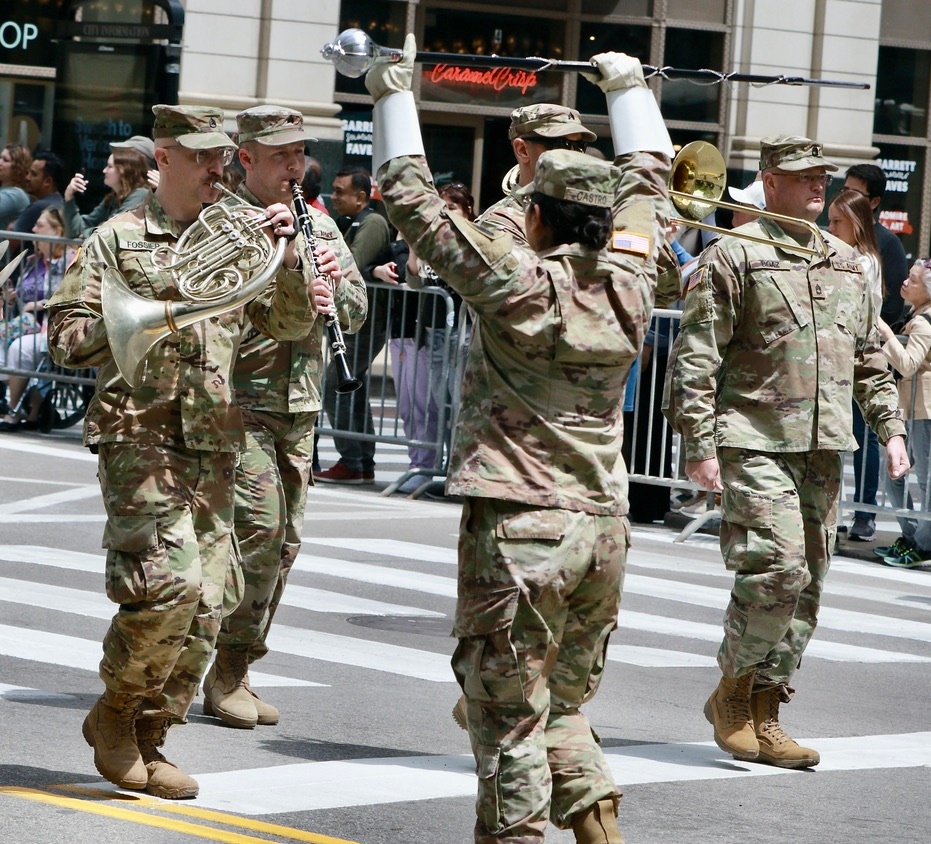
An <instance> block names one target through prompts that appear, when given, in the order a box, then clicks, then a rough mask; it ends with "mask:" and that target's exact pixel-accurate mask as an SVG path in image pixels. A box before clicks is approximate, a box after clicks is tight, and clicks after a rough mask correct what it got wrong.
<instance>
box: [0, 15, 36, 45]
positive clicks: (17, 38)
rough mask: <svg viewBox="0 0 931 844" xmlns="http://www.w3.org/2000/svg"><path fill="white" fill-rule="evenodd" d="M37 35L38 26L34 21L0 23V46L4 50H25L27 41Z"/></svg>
mask: <svg viewBox="0 0 931 844" xmlns="http://www.w3.org/2000/svg"><path fill="white" fill-rule="evenodd" d="M38 37H39V27H37V26H36V25H35V24H34V23H17V22H16V21H3V23H0V47H3V48H4V49H5V50H26V49H28V48H29V42H30V41H35V40H36V38H38Z"/></svg>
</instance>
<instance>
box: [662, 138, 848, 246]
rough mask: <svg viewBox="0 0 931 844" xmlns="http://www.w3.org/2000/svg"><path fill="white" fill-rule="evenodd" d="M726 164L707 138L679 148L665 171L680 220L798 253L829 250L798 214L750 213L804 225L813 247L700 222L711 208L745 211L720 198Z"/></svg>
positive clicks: (710, 230) (821, 235) (821, 237)
mask: <svg viewBox="0 0 931 844" xmlns="http://www.w3.org/2000/svg"><path fill="white" fill-rule="evenodd" d="M726 171H727V167H726V166H725V164H724V156H723V155H721V153H720V152H719V151H718V148H717V147H715V146H714V145H713V144H709V143H708V142H707V141H692V143H690V144H686V145H685V146H684V147H682V149H681V150H679V154H678V155H677V156H676V160H675V161H673V162H672V170H671V171H670V173H669V180H668V188H669V198H670V199H671V200H672V204H673V205H674V206H675V208H676V210H677V211H678V212H679V213H680V214H681V215H682V216H681V218H680V222H682V223H684V224H685V225H686V226H691V227H693V228H696V229H703V230H704V231H708V232H718V233H719V234H729V235H731V236H732V237H739V238H741V239H742V240H750V241H752V242H753V243H765V244H766V245H768V246H776V247H778V248H779V249H784V250H786V251H787V252H799V253H801V254H802V255H811V256H812V257H817V258H826V257H827V255H828V252H829V251H830V249H829V247H828V244H827V241H826V240H825V239H824V235H823V234H822V233H821V229H819V228H818V227H817V226H816V225H815V224H814V223H812V222H809V221H808V220H802V219H801V218H799V217H789V216H787V215H785V214H776V213H774V212H773V211H766V210H761V209H759V208H754V209H753V213H754V214H756V215H757V216H758V217H766V218H767V219H769V220H775V221H776V222H777V223H785V224H788V225H790V226H795V227H797V228H798V227H801V228H804V229H807V230H808V232H809V233H810V234H811V236H812V237H813V238H814V240H815V248H814V249H811V248H809V247H807V246H800V245H798V244H794V243H785V242H783V241H781V240H780V241H776V240H773V239H772V238H768V237H757V236H756V235H753V234H745V233H744V232H741V231H735V230H733V229H725V228H722V227H721V226H712V225H711V224H710V223H703V222H701V221H702V220H704V219H705V217H707V216H708V215H709V214H710V213H711V212H712V211H713V210H714V209H715V208H721V209H722V210H725V211H746V210H747V207H746V206H745V205H737V204H735V203H733V202H722V201H721V197H722V196H723V195H724V188H725V187H726V185H727V173H726Z"/></svg>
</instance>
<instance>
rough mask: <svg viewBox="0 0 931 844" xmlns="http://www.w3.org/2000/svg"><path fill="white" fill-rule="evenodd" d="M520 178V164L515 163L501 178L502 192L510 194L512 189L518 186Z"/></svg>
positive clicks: (506, 194)
mask: <svg viewBox="0 0 931 844" xmlns="http://www.w3.org/2000/svg"><path fill="white" fill-rule="evenodd" d="M518 178H520V164H515V165H514V166H513V167H512V168H511V169H510V170H508V171H507V173H505V174H504V177H503V178H502V179H501V193H503V194H504V195H505V196H510V194H511V191H513V190H514V188H516V187H517V180H518Z"/></svg>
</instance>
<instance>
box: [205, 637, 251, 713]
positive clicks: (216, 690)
mask: <svg viewBox="0 0 931 844" xmlns="http://www.w3.org/2000/svg"><path fill="white" fill-rule="evenodd" d="M248 670H249V663H248V659H247V658H246V653H245V651H239V650H234V649H233V648H226V647H222V646H221V647H218V648H217V658H216V659H215V660H214V661H213V665H211V666H210V670H209V671H208V672H207V676H206V677H204V715H214V716H216V717H217V718H219V719H220V720H221V721H223V722H224V723H225V724H229V725H230V726H231V727H239V728H241V729H244V730H251V729H252V728H253V727H254V726H255V725H256V724H257V723H258V721H259V714H258V712H257V711H256V709H255V699H254V698H253V697H252V695H251V694H249V692H248V690H247V689H246V685H245V680H246V672H247V671H248Z"/></svg>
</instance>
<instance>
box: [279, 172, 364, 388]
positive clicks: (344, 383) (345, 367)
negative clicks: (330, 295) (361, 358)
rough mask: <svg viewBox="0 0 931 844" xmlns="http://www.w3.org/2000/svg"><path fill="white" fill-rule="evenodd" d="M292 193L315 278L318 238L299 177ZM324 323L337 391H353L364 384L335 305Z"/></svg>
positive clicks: (294, 182) (292, 181)
mask: <svg viewBox="0 0 931 844" xmlns="http://www.w3.org/2000/svg"><path fill="white" fill-rule="evenodd" d="M290 184H291V195H292V196H293V197H294V210H295V212H297V224H298V225H299V226H300V228H301V231H302V232H303V234H304V240H305V241H306V242H307V255H306V257H307V260H308V261H309V262H310V267H311V269H312V270H313V274H314V278H319V277H320V275H321V273H320V271H319V270H318V269H317V256H316V255H314V250H316V248H317V238H316V237H315V236H314V227H313V226H312V225H311V222H310V211H309V210H308V209H307V202H306V201H305V200H304V192H303V191H302V190H301V186H300V183H299V182H298V181H297V179H291V183H290ZM324 323H325V325H326V330H327V336H328V337H329V338H330V352H331V353H332V355H333V363H334V364H335V365H336V374H337V382H336V392H337V393H352V392H354V391H355V390H358V389H359V387H361V386H362V382H361V381H360V380H359V379H358V378H353V376H352V371H351V370H350V368H349V361H348V360H347V358H346V341H345V340H344V339H343V330H342V329H341V328H340V326H339V319H337V317H336V313H335V305H334V312H333V313H329V314H326V315H325V320H324Z"/></svg>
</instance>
